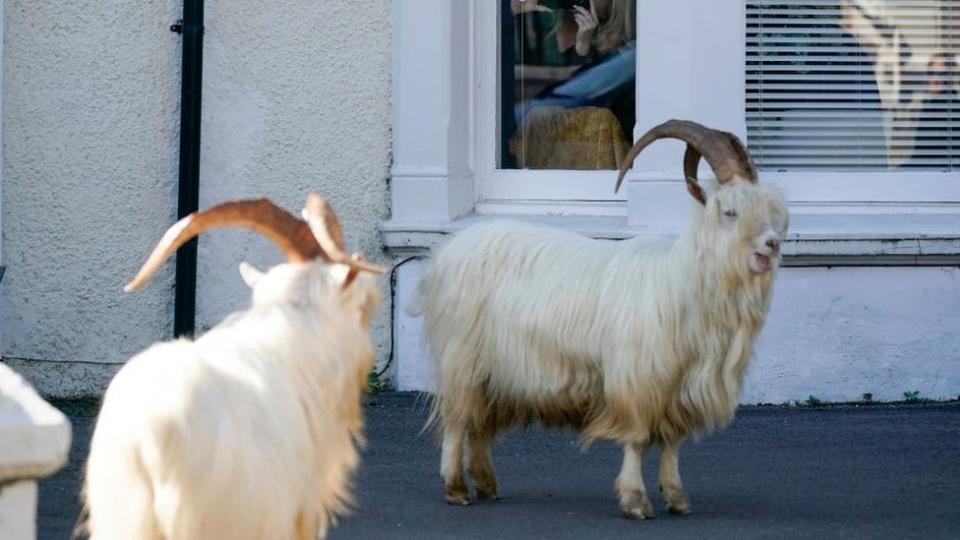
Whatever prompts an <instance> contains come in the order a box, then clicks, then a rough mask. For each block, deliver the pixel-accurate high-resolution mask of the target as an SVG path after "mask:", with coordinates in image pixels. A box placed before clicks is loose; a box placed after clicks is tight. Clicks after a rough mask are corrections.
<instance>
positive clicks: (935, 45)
mask: <svg viewBox="0 0 960 540" xmlns="http://www.w3.org/2000/svg"><path fill="white" fill-rule="evenodd" d="M746 6H747V18H746V20H747V27H746V38H747V39H746V66H745V67H746V121H747V143H748V146H749V148H750V152H751V153H752V154H753V157H754V159H755V161H756V163H757V166H758V167H759V168H760V169H761V170H774V171H804V170H808V171H809V170H813V171H871V170H890V169H897V170H938V171H956V170H960V119H958V109H960V106H958V99H957V95H958V93H957V92H958V87H960V85H958V70H957V54H958V53H960V0H939V1H938V0H747V2H746Z"/></svg>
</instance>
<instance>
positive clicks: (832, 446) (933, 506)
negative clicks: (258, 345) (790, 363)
mask: <svg viewBox="0 0 960 540" xmlns="http://www.w3.org/2000/svg"><path fill="white" fill-rule="evenodd" d="M54 405H56V406H57V407H58V408H60V409H61V410H63V411H64V412H65V413H66V414H68V415H69V416H70V419H71V421H72V422H73V426H74V445H73V448H72V449H71V459H70V464H69V465H68V466H67V468H65V469H64V470H63V471H61V472H60V473H58V474H57V475H55V476H53V477H51V478H50V479H47V480H44V481H43V482H41V484H40V508H39V523H38V533H39V534H38V537H39V538H40V539H41V540H46V539H66V538H69V537H70V534H71V532H72V530H73V527H74V525H75V523H76V520H77V516H78V513H79V502H78V493H79V489H80V478H81V471H82V462H83V460H84V459H85V457H86V454H87V445H88V443H89V439H90V434H91V429H92V422H93V420H94V417H95V415H96V410H97V406H98V404H97V402H95V401H59V402H54ZM366 414H367V422H368V429H367V438H368V440H369V442H368V444H367V449H366V450H365V452H364V458H363V464H362V466H361V469H360V471H359V474H358V475H357V478H356V481H355V485H356V493H357V504H356V510H355V511H354V512H353V514H352V515H350V516H347V517H346V518H343V519H341V520H340V524H339V526H338V527H336V528H335V529H333V530H332V531H331V533H330V535H329V538H331V539H346V538H377V539H379V538H417V539H430V538H478V539H480V538H482V539H485V540H489V539H493V538H551V539H559V538H614V537H624V536H628V535H629V536H634V535H636V536H639V535H644V536H648V535H649V536H648V537H653V538H703V537H709V538H778V539H781V540H782V539H785V538H814V537H825V538H904V537H908V538H916V537H923V538H960V503H958V502H957V500H958V499H957V493H958V492H960V405H958V404H948V405H918V406H904V407H881V406H874V407H867V408H832V409H789V408H778V407H769V408H765V407H761V408H751V407H747V408H742V409H741V410H740V411H739V412H738V414H737V419H736V420H735V421H734V422H733V424H732V425H731V426H730V427H729V428H727V429H726V430H725V431H723V432H720V433H717V434H714V435H708V436H706V437H704V439H703V440H702V441H701V442H699V443H688V444H687V445H686V446H685V447H684V450H683V451H681V473H682V475H683V479H684V483H685V486H686V488H687V491H688V493H689V494H690V497H691V500H692V504H693V515H691V516H686V517H676V516H671V515H668V514H667V513H666V512H665V511H663V510H662V508H663V500H662V499H661V498H660V496H659V494H653V495H652V499H653V501H654V505H655V506H657V508H658V511H659V517H658V519H656V520H654V521H648V522H636V521H629V520H626V519H623V518H622V517H620V513H619V511H618V510H617V505H616V500H615V498H614V496H613V479H614V477H615V476H616V474H617V471H618V470H619V465H620V450H619V449H618V448H617V447H615V446H613V445H611V444H599V445H596V446H594V447H593V448H591V449H590V450H589V451H587V452H586V453H581V452H580V451H579V449H578V445H577V440H576V436H575V435H574V434H573V433H571V432H569V431H545V430H542V429H530V430H526V431H517V432H512V433H510V434H508V435H507V436H506V437H504V438H503V439H502V440H501V441H500V442H499V443H498V444H497V445H495V447H494V456H493V459H494V464H495V466H496V468H497V473H498V476H499V480H500V486H501V493H502V496H503V498H502V499H501V500H499V501H496V502H483V503H475V504H473V505H471V506H469V507H465V508H460V507H451V506H448V505H446V504H445V503H444V502H443V497H442V490H441V484H440V478H439V475H438V472H437V470H438V468H439V453H440V452H439V447H438V445H437V444H436V443H435V440H434V437H433V435H432V434H429V433H420V429H421V427H422V426H423V422H424V419H425V418H426V407H425V405H424V404H423V402H422V401H419V400H418V398H417V396H415V395H413V394H403V393H395V394H394V393H389V394H380V395H376V396H373V397H371V398H369V400H368V404H367V407H366ZM656 462H657V456H655V455H654V456H653V458H652V459H650V460H648V462H647V463H646V464H645V467H644V468H645V471H646V479H647V487H648V489H650V491H651V492H655V491H656V484H655V478H654V475H655V473H656V465H657V463H656Z"/></svg>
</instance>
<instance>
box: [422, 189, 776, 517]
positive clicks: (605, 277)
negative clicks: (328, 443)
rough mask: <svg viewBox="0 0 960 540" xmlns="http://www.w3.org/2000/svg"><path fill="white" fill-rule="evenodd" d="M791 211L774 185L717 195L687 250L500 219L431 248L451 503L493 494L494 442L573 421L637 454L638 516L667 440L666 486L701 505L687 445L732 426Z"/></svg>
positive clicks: (627, 484) (427, 309)
mask: <svg viewBox="0 0 960 540" xmlns="http://www.w3.org/2000/svg"><path fill="white" fill-rule="evenodd" d="M787 222H788V212H787V208H786V206H785V204H784V202H783V199H782V197H781V196H780V195H779V194H778V193H777V192H776V191H775V190H773V189H770V188H768V187H765V186H761V185H757V184H752V183H749V182H747V181H745V180H744V179H742V178H741V179H735V180H734V181H732V182H729V183H726V184H723V185H721V186H719V187H718V188H717V189H716V190H715V192H714V193H712V194H711V195H710V196H709V197H707V199H706V204H705V206H703V207H702V208H698V209H697V210H696V211H695V214H694V216H693V219H692V222H691V224H690V226H689V228H688V229H687V231H686V232H685V233H684V234H683V235H682V236H681V237H680V238H679V239H678V240H676V241H675V242H671V241H668V240H664V239H658V238H634V239H631V240H625V241H622V242H613V241H598V240H592V239H589V238H585V237H582V236H578V235H575V234H572V233H568V232H563V231H560V230H555V229H551V228H545V227H540V226H534V225H529V224H524V223H519V222H513V221H497V222H492V223H489V224H482V225H479V226H476V227H474V228H471V229H468V230H465V231H463V232H461V233H460V234H458V235H457V236H455V237H454V238H453V239H452V240H451V241H450V242H449V243H448V244H447V245H446V246H445V247H443V248H442V249H440V250H439V252H438V253H436V254H435V257H434V262H433V264H432V267H431V268H430V269H429V270H428V271H427V272H426V274H425V275H424V277H423V279H422V281H421V283H420V288H419V294H420V299H419V304H418V306H417V307H416V308H415V311H422V313H423V314H424V332H425V337H426V340H427V342H428V344H429V346H430V349H431V352H432V353H433V358H434V361H435V368H436V369H435V373H436V384H437V386H436V396H435V400H434V418H438V419H439V421H440V423H441V425H442V431H443V451H442V452H443V453H442V463H441V474H442V476H443V478H444V484H445V490H446V496H447V500H448V501H449V502H451V503H455V504H467V503H468V502H469V493H468V491H467V487H466V484H465V482H464V475H463V465H462V460H463V456H464V450H467V454H468V456H469V462H470V463H469V468H470V472H471V475H472V476H473V478H474V482H475V488H476V492H477V496H478V497H481V498H493V497H496V496H497V484H496V480H495V477H494V471H493V467H492V465H491V463H490V442H491V441H492V439H493V437H494V435H495V434H496V433H497V432H499V431H501V430H504V429H506V428H507V427H509V426H511V425H515V424H527V423H532V422H540V423H543V424H546V425H551V426H552V425H572V426H574V427H576V428H578V429H580V430H582V433H583V436H584V440H585V442H586V443H589V442H591V441H593V440H595V439H597V438H603V439H612V440H615V441H618V442H620V443H622V444H623V445H624V447H625V456H624V465H623V470H622V471H621V473H620V476H619V477H618V479H617V491H618V493H619V496H620V505H621V508H622V509H623V511H624V512H625V513H627V514H628V515H630V516H632V517H637V518H644V517H653V516H654V512H653V509H652V506H651V505H650V502H649V499H648V497H647V494H646V489H645V487H644V484H643V480H642V478H641V476H640V466H641V458H642V455H643V453H644V451H645V450H646V449H648V448H649V447H650V446H654V445H656V446H660V447H661V448H662V450H663V459H662V460H661V472H660V483H661V489H662V490H663V492H664V495H665V497H666V499H667V502H668V507H669V508H670V510H672V511H674V512H680V513H686V512H688V511H689V502H688V499H687V496H686V494H685V493H684V492H683V489H682V484H681V481H680V476H679V472H678V461H677V451H678V448H679V446H680V444H681V443H682V441H683V440H684V438H686V437H688V436H691V435H695V434H697V433H700V432H703V431H706V430H710V429H713V428H717V427H720V426H723V425H725V424H726V423H727V422H729V421H730V420H731V418H732V417H733V414H734V410H735V408H736V405H737V398H738V396H739V393H740V386H741V381H742V379H743V374H744V370H745V368H746V366H747V362H748V360H749V358H750V355H751V346H752V344H753V342H754V339H755V337H756V335H757V333H758V331H759V330H760V328H761V326H762V324H763V320H764V316H765V314H766V311H767V309H768V306H769V303H770V298H771V283H772V280H773V277H774V274H775V272H776V270H777V267H778V265H779V257H780V255H779V243H780V240H781V239H782V238H783V237H784V235H785V233H786V229H787Z"/></svg>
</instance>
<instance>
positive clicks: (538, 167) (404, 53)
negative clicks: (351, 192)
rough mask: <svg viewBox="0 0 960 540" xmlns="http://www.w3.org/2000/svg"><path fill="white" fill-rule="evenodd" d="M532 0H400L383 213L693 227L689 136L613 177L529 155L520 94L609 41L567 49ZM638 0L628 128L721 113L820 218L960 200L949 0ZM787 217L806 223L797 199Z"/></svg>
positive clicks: (724, 123) (821, 229)
mask: <svg viewBox="0 0 960 540" xmlns="http://www.w3.org/2000/svg"><path fill="white" fill-rule="evenodd" d="M532 1H533V0H526V1H524V2H521V0H513V1H508V0H500V1H499V2H497V1H489V0H470V1H464V2H450V1H449V0H423V2H426V3H427V4H429V6H430V7H429V8H425V7H424V5H423V3H421V2H395V3H394V4H393V6H394V12H395V27H394V40H395V43H394V44H395V48H396V49H395V52H394V71H393V77H392V81H393V84H394V114H395V118H394V123H393V134H394V153H393V157H394V165H393V170H392V178H393V184H392V186H391V196H392V197H393V206H392V208H393V222H392V223H391V224H390V226H392V227H395V228H396V229H403V230H405V231H413V233H414V236H411V237H409V238H407V237H404V240H403V241H404V242H419V241H420V240H417V239H415V238H420V236H417V235H419V234H420V231H421V230H423V229H425V228H426V229H429V230H431V231H434V230H448V229H449V227H448V225H449V224H450V222H451V221H452V220H456V219H458V218H460V217H463V216H467V215H470V214H472V213H476V214H485V213H495V214H499V213H507V214H517V213H526V214H541V215H544V214H547V215H557V214H559V215H568V214H579V215H587V216H598V215H599V216H608V217H609V216H613V217H616V219H612V220H609V222H610V223H624V224H625V225H623V226H629V227H630V228H632V229H639V228H642V229H644V230H646V231H654V232H659V231H663V232H665V233H671V234H672V233H673V232H674V231H676V230H679V229H681V228H683V227H685V226H686V223H687V218H686V216H687V214H688V212H689V209H690V197H689V195H688V194H687V193H686V190H685V188H684V184H683V182H682V170H681V159H680V156H682V154H683V145H682V143H680V142H677V141H662V142H658V143H656V144H654V145H651V147H650V148H649V149H648V150H646V151H644V152H643V154H642V155H641V156H640V158H639V159H638V160H637V162H636V163H635V164H634V167H633V170H631V172H630V173H629V174H628V176H627V182H626V183H625V187H624V188H623V189H621V190H620V192H619V193H618V194H616V195H614V194H613V193H612V191H613V189H612V186H613V183H614V181H615V180H614V179H615V177H616V173H615V172H614V171H613V170H611V169H608V168H605V167H604V168H597V164H596V163H594V164H593V165H592V168H588V167H584V168H578V167H577V166H575V165H573V164H569V163H561V162H559V161H556V160H554V161H547V162H545V163H536V164H535V163H534V162H533V159H539V158H538V157H537V156H531V154H530V152H529V150H530V148H531V144H533V145H536V144H542V143H540V142H537V140H535V137H536V136H539V135H536V133H537V130H535V129H534V128H533V127H527V128H526V129H524V127H523V123H524V121H526V120H527V119H528V118H529V114H530V112H531V110H532V109H533V107H531V106H530V105H531V103H533V104H536V102H537V100H538V99H543V98H545V97H547V95H548V94H549V93H550V92H552V91H556V90H557V89H558V88H563V87H565V86H566V85H569V84H570V83H571V81H576V79H577V76H576V75H575V74H574V73H583V72H584V71H588V68H587V67H585V66H589V65H590V64H591V62H595V61H597V60H600V61H601V62H600V64H601V65H602V61H603V59H599V58H592V57H591V56H590V55H587V56H581V55H575V54H573V53H571V52H570V51H569V49H567V50H566V51H564V52H563V53H562V54H560V53H561V51H560V50H559V49H560V47H559V46H557V44H556V41H555V40H556V39H557V37H556V36H555V35H553V36H551V32H554V29H555V28H556V24H557V23H556V20H555V19H553V18H550V17H548V15H546V14H541V13H540V12H538V13H529V12H524V13H515V12H514V10H513V6H514V4H520V3H527V2H532ZM559 1H560V0H539V2H538V5H540V4H542V6H543V7H550V6H551V5H554V6H555V5H556V2H559ZM634 2H635V3H634V4H631V6H635V10H636V13H635V19H633V20H634V21H635V23H636V30H635V32H634V35H635V36H636V39H635V40H634V41H633V43H630V42H629V40H625V41H624V42H623V45H622V46H621V47H620V48H619V49H618V50H617V54H619V55H622V56H624V57H626V56H628V55H633V57H634V63H633V66H634V69H633V71H631V70H630V69H629V68H627V67H624V68H623V69H620V68H618V69H616V70H612V71H613V73H615V74H616V75H618V76H621V77H623V78H625V79H633V80H635V83H634V84H633V86H634V93H633V98H634V109H633V112H634V115H635V120H634V121H633V122H634V124H633V125H632V126H630V125H629V124H630V122H631V120H630V119H625V118H626V116H618V117H617V120H618V122H619V123H620V128H621V129H622V132H623V139H624V140H625V141H626V142H627V143H629V141H630V140H631V139H632V138H633V136H636V134H638V133H642V132H643V131H645V130H646V129H647V128H649V127H651V126H654V125H656V124H658V123H660V122H663V121H665V120H667V119H670V118H687V119H691V120H695V121H698V122H701V123H703V124H705V125H708V126H711V127H716V128H719V129H724V130H727V131H731V132H733V133H735V134H737V135H738V136H739V137H740V138H741V139H743V140H744V141H746V142H747V143H748V144H749V146H750V148H751V151H752V153H753V155H754V157H755V158H756V159H757V161H758V164H759V165H760V167H761V175H762V181H763V182H765V183H770V184H776V185H779V186H780V187H781V188H782V190H783V191H784V193H785V194H786V196H787V199H788V201H789V202H790V205H791V211H792V213H793V215H794V216H795V217H800V216H809V219H808V220H806V222H807V223H810V224H811V225H812V226H815V227H814V228H815V229H816V232H817V234H819V235H821V236H825V237H832V236H831V235H834V236H836V237H839V236H842V235H855V236H856V235H859V236H856V237H857V238H860V237H862V236H863V234H867V233H866V232H863V231H864V230H865V229H863V230H861V228H858V227H860V225H858V224H859V223H867V221H868V220H869V219H870V217H869V216H875V217H876V216H899V217H902V218H904V219H901V220H897V219H894V220H888V219H881V218H877V219H874V221H872V222H870V223H871V225H870V226H871V227H872V228H870V231H869V234H870V235H873V236H871V238H872V237H874V236H876V234H878V232H877V231H883V230H888V231H889V234H890V235H893V236H894V237H896V235H897V234H900V233H901V232H902V231H903V230H906V229H908V228H909V227H907V226H906V225H904V223H906V221H909V219H911V218H910V216H914V215H916V214H924V213H925V214H937V215H943V216H960V170H958V166H960V163H958V160H960V158H958V156H957V152H958V150H960V148H958V146H957V143H956V139H957V128H958V127H960V126H958V123H957V120H958V117H957V109H958V106H957V97H956V95H957V94H956V92H957V88H958V86H957V79H958V74H957V71H956V61H957V60H956V57H957V54H958V53H960V41H958V36H960V21H958V17H960V0H939V1H938V0H856V1H854V0H805V1H804V0H744V1H743V2H735V1H734V2H706V1H702V0H644V1H641V2H636V1H635V0H634ZM530 5H533V4H530ZM553 9H555V7H554V8H553ZM551 40H554V42H553V44H552V45H551ZM891 44H892V45H891ZM508 49H512V52H511V51H510V50H508ZM612 58H617V57H616V56H612ZM878 59H881V60H882V61H881V62H878V61H877V60H878ZM621 60H622V59H621ZM629 63H630V62H626V64H629ZM511 78H512V80H511ZM573 86H576V85H575V84H574V85H573ZM549 87H552V89H551V90H548V88H549ZM933 94H936V96H938V97H931V96H933ZM924 96H926V97H924ZM565 97H566V96H565ZM540 104H541V105H546V103H540ZM518 105H519V106H518ZM605 107H606V108H607V109H608V110H610V111H611V112H612V113H613V114H614V116H616V115H617V113H616V112H615V107H613V106H611V105H605ZM568 108H571V107H568ZM511 122H512V123H513V125H512V126H511V125H510V124H511ZM609 139H610V140H614V139H615V136H611V137H609ZM511 141H514V148H515V153H511V152H510V143H511ZM524 145H526V150H524V149H523V147H524ZM525 151H526V154H524V152H525ZM517 155H520V160H519V161H517ZM558 163H559V164H558ZM557 167H563V168H557ZM709 175H710V172H709V170H708V168H707V167H706V166H705V165H704V166H702V167H701V170H700V176H701V177H702V178H706V177H708V176H709ZM853 214H856V215H857V217H856V218H855V219H846V217H849V216H851V215H853ZM826 215H829V216H834V217H836V218H838V219H834V220H833V221H830V220H829V219H826V220H825V219H823V218H821V217H820V216H826ZM623 217H626V218H627V219H626V221H623V220H622V218H623ZM618 220H619V221H618ZM793 223H794V224H795V225H796V226H797V227H796V228H795V229H794V230H795V231H802V230H803V227H802V224H803V223H804V220H803V219H795V220H793ZM444 227H447V228H444ZM884 227H886V229H884ZM910 230H914V229H910ZM837 235H839V236H837Z"/></svg>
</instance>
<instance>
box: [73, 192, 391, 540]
mask: <svg viewBox="0 0 960 540" xmlns="http://www.w3.org/2000/svg"><path fill="white" fill-rule="evenodd" d="M304 217H305V218H306V220H307V221H306V222H304V221H301V220H298V219H296V218H295V217H293V216H291V215H290V214H288V213H286V212H285V211H283V210H281V209H280V208H278V207H276V206H274V205H273V204H272V203H271V202H270V201H268V200H259V201H239V202H229V203H224V204H222V205H219V206H216V207H213V208H210V209H208V210H205V211H203V212H199V213H196V214H193V215H191V216H188V217H187V218H184V219H183V220H181V221H180V222H178V223H177V224H176V225H174V226H173V227H171V229H170V230H169V231H168V232H167V234H166V235H165V236H164V238H163V240H161V242H160V244H159V245H158V246H157V248H156V249H155V250H154V252H153V254H152V255H151V257H150V259H148V261H147V262H146V263H145V264H144V267H143V269H141V271H140V273H139V274H138V276H137V277H136V278H135V279H134V281H133V282H131V284H130V285H128V286H127V290H132V289H134V288H136V287H139V286H140V285H142V284H143V283H145V282H146V281H147V280H148V279H149V277H150V275H151V274H152V273H153V272H154V271H156V269H157V268H158V267H159V266H160V264H161V263H162V262H163V261H164V260H165V259H166V258H167V257H168V256H169V255H171V254H172V253H173V252H175V251H176V249H177V248H178V247H179V246H180V245H182V244H183V243H185V242H186V241H188V240H190V239H191V238H193V237H194V236H196V235H198V234H200V233H201V232H202V231H204V230H206V229H208V228H211V227H215V226H224V225H238V226H243V227H247V228H250V229H254V230H256V231H258V232H261V233H263V234H265V235H266V236H267V237H268V238H270V239H271V240H273V241H275V242H276V243H277V244H279V245H280V247H281V248H282V249H283V251H284V252H285V253H286V255H287V258H288V260H289V261H290V263H289V264H281V265H278V266H275V267H273V268H271V269H270V270H269V271H268V272H266V273H265V274H261V273H260V272H258V271H257V270H255V269H254V268H253V267H252V266H250V265H247V264H246V263H244V264H242V265H241V267H240V270H241V274H242V275H243V278H244V280H245V281H246V282H247V284H248V285H249V286H250V287H251V288H252V289H253V302H252V307H251V308H250V309H248V310H246V311H242V312H238V313H234V314H232V315H231V316H229V317H228V318H227V319H226V320H224V321H223V322H222V323H221V324H219V325H218V326H216V327H214V328H212V329H211V330H210V331H209V332H207V333H206V334H204V335H203V336H202V337H200V338H198V339H197V340H196V341H189V340H186V339H181V340H176V341H172V342H166V343H158V344H155V345H153V346H152V347H150V348H148V349H147V350H145V351H143V352H142V353H140V354H138V355H136V356H134V357H133V358H132V359H130V361H129V362H128V363H127V364H126V365H125V366H124V367H123V368H122V369H121V370H120V372H119V373H118V374H117V376H116V377H115V378H114V379H113V381H111V383H110V386H109V388H108V389H107V392H106V394H105V396H104V400H103V406H102V408H101V410H100V415H99V418H98V420H97V426H96V430H95V431H94V435H93V440H92V442H91V445H90V457H89V461H88V463H87V471H86V483H85V486H84V496H85V502H86V510H87V514H88V516H87V523H86V526H87V528H88V531H89V534H90V537H91V538H92V539H93V540H131V539H166V540H188V539H206V538H224V539H226V538H229V539H231V540H240V539H251V540H252V539H263V538H277V539H312V538H315V537H316V536H317V535H321V536H322V535H324V534H325V533H326V530H327V527H328V525H329V523H330V521H331V519H332V518H333V517H334V516H335V515H336V514H337V513H340V512H342V511H343V510H344V509H345V505H346V504H347V503H348V502H349V493H348V487H349V486H348V481H349V476H350V474H351V472H352V471H353V470H354V468H355V467H356V465H357V461H358V454H357V449H356V445H357V444H359V443H360V439H361V428H362V414H361V404H360V400H361V393H362V391H363V388H364V385H365V384H366V377H367V373H368V371H369V369H370V368H371V366H372V359H373V353H372V348H371V345H370V340H369V337H368V336H367V328H368V323H369V320H370V317H371V315H372V312H373V310H374V309H375V308H376V306H377V304H378V301H379V295H378V293H377V289H376V284H375V278H374V277H373V276H372V275H370V273H369V272H382V270H381V269H379V268H378V267H375V266H372V265H369V264H367V263H365V262H364V261H363V260H362V257H360V256H359V255H355V256H354V257H353V258H349V257H347V256H346V255H345V254H344V253H343V250H342V235H341V233H340V230H339V225H338V223H337V220H336V217H335V216H334V215H333V213H332V211H331V210H330V209H329V207H327V205H326V203H325V202H324V201H323V199H321V198H320V197H319V196H316V195H314V194H311V195H310V197H309V198H308V199H307V208H305V209H304ZM308 224H309V225H308ZM311 231H312V232H311ZM360 271H365V273H362V274H361V273H360Z"/></svg>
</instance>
